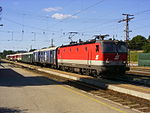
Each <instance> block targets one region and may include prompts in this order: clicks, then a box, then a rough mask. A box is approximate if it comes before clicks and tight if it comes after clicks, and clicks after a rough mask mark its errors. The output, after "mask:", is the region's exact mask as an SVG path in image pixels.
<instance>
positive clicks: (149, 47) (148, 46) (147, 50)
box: [143, 42, 150, 53]
mask: <svg viewBox="0 0 150 113" xmlns="http://www.w3.org/2000/svg"><path fill="white" fill-rule="evenodd" d="M143 49H144V53H150V42H148V43H147V44H145V46H144V47H143Z"/></svg>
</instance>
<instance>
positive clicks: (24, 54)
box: [22, 52, 33, 55]
mask: <svg viewBox="0 0 150 113" xmlns="http://www.w3.org/2000/svg"><path fill="white" fill-rule="evenodd" d="M29 54H33V52H27V53H22V55H29Z"/></svg>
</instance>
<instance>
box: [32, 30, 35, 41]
mask: <svg viewBox="0 0 150 113" xmlns="http://www.w3.org/2000/svg"><path fill="white" fill-rule="evenodd" d="M31 33H32V34H33V36H34V39H33V40H32V41H35V40H36V32H31Z"/></svg>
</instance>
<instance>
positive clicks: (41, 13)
mask: <svg viewBox="0 0 150 113" xmlns="http://www.w3.org/2000/svg"><path fill="white" fill-rule="evenodd" d="M0 6H1V7H2V8H3V11H2V13H1V15H0V16H1V18H2V19H1V20H0V24H3V25H4V26H3V27H0V51H3V50H30V48H36V49H40V48H43V47H48V46H50V40H51V39H54V44H55V45H57V46H59V45H62V44H67V43H69V39H68V36H69V35H68V32H74V31H76V32H78V34H76V35H75V36H74V37H73V40H74V41H76V40H78V39H82V40H88V39H91V38H92V36H93V35H98V34H109V35H110V37H112V36H113V35H114V36H115V38H116V39H119V40H124V32H123V30H124V26H125V23H124V22H122V23H118V21H119V20H121V19H123V18H124V16H123V15H122V13H129V14H133V15H134V17H135V18H134V19H133V20H131V21H130V30H132V32H131V33H130V38H132V37H134V36H136V35H143V36H145V37H146V38H147V37H148V36H149V35H150V7H149V6H150V1H149V0H0Z"/></svg>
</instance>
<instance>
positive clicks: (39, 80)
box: [0, 68, 59, 87]
mask: <svg viewBox="0 0 150 113" xmlns="http://www.w3.org/2000/svg"><path fill="white" fill-rule="evenodd" d="M54 84H59V83H57V82H56V81H54V80H51V79H48V78H47V77H43V76H33V77H32V76H31V77H25V76H23V75H21V74H19V73H17V72H15V71H13V70H12V69H6V68H5V69H4V68H3V69H0V86H7V87H22V86H41V85H54Z"/></svg>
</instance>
